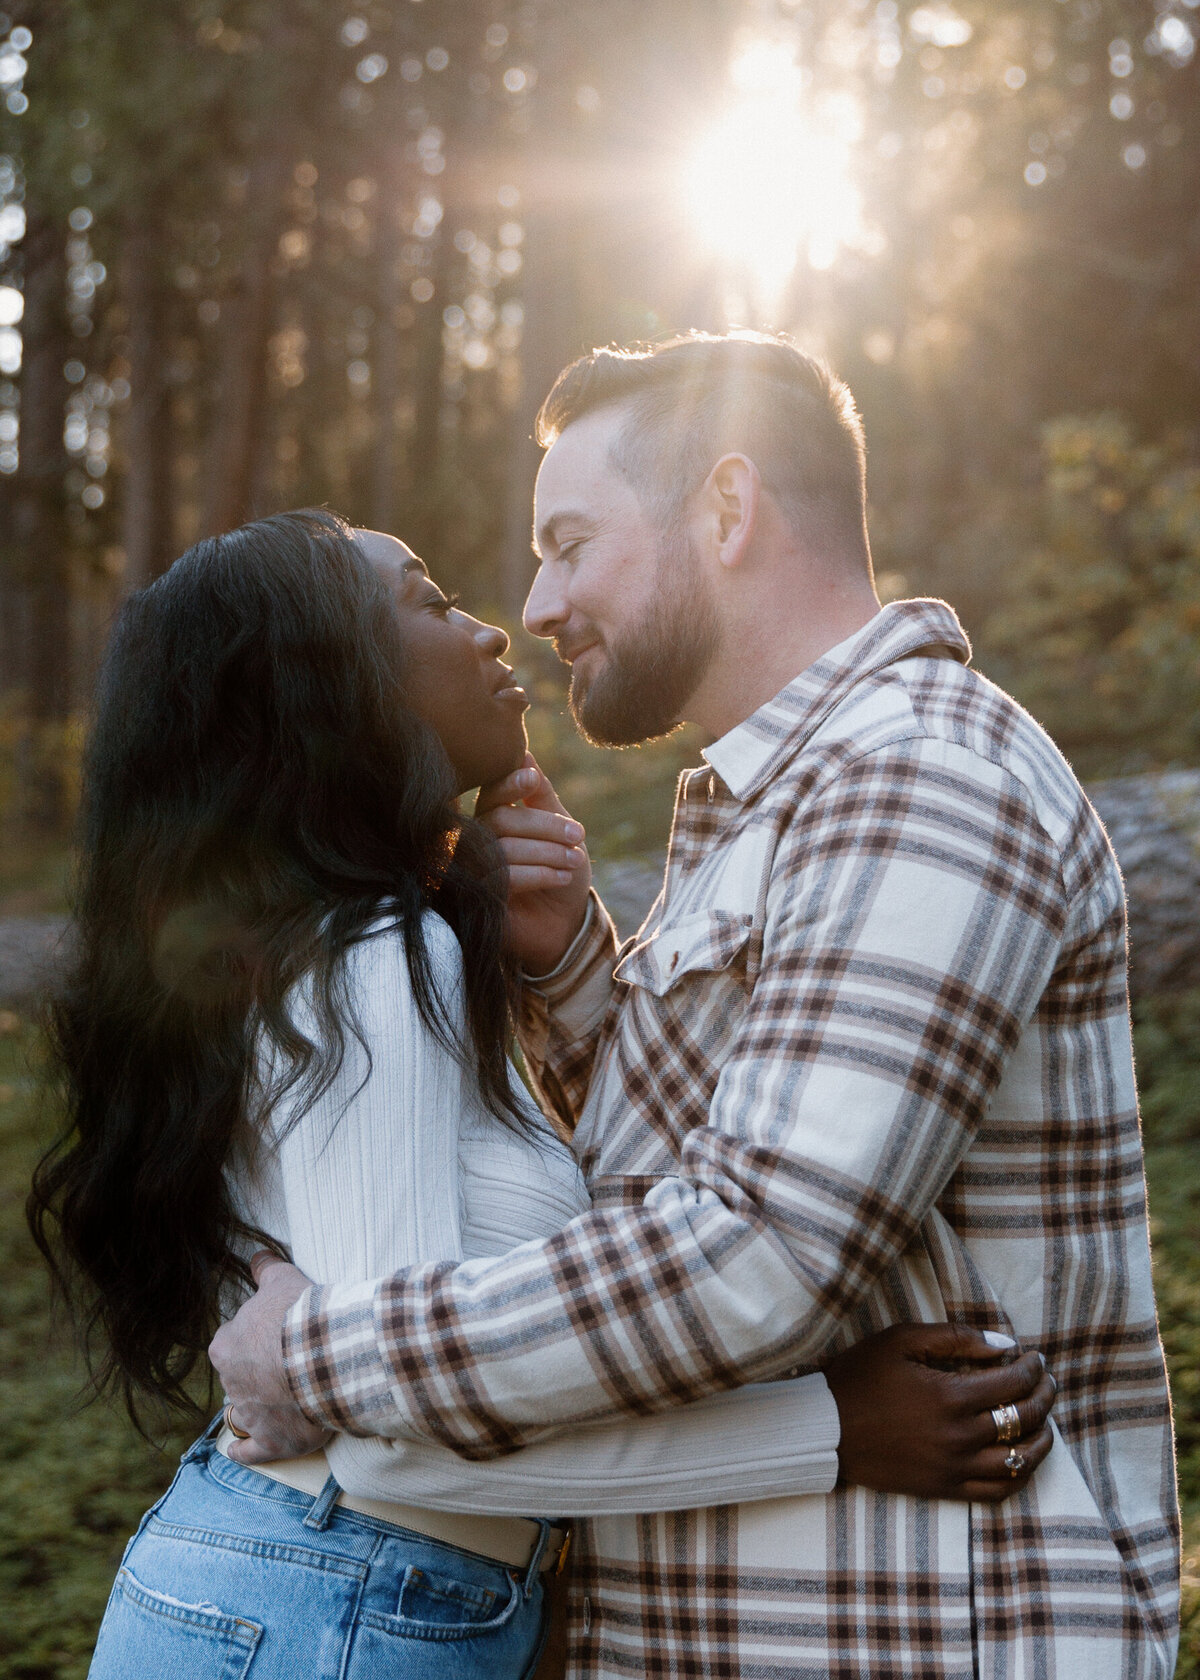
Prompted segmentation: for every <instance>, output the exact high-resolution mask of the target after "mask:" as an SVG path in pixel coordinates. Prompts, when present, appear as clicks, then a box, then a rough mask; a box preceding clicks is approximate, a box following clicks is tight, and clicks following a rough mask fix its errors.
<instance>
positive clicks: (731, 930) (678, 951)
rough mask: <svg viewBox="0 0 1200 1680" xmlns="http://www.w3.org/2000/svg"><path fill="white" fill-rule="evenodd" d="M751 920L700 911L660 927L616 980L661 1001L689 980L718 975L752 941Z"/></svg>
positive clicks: (636, 950) (616, 972)
mask: <svg viewBox="0 0 1200 1680" xmlns="http://www.w3.org/2000/svg"><path fill="white" fill-rule="evenodd" d="M752 920H753V918H752V917H751V916H750V915H749V914H748V913H741V914H738V913H735V912H733V911H730V910H700V911H697V912H695V913H694V914H693V915H691V916H684V917H682V918H681V919H680V920H679V921H677V922H671V923H668V924H667V925H665V926H662V927H659V928H657V929H656V930H655V932H654V933H652V934H651V935H650V937H649V939H647V940H644V941H643V942H642V944H640V945H635V946H634V947H633V949H632V950H631V951H628V952H627V953H626V954H625V956H624V957H622V959H621V961H620V962H619V963H618V964H617V966H616V968H615V969H614V970H613V974H614V977H615V978H616V979H618V980H623V981H625V983H626V984H627V985H630V986H641V987H643V988H644V989H645V990H646V991H648V992H653V994H654V995H655V997H662V995H663V993H664V992H667V991H669V990H670V988H671V987H672V986H673V985H675V983H676V982H677V981H679V980H682V979H683V977H684V976H685V975H688V974H719V973H720V972H721V970H722V969H725V968H728V967H729V965H730V963H731V962H732V961H733V959H734V958H735V957H736V956H737V954H738V952H739V951H740V950H742V948H743V947H744V946H745V944H746V941H747V940H748V939H749V937H750V926H751V922H752Z"/></svg>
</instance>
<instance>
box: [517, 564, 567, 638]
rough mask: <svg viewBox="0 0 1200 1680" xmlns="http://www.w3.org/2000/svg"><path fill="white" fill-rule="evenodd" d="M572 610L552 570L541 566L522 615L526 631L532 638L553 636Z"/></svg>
mask: <svg viewBox="0 0 1200 1680" xmlns="http://www.w3.org/2000/svg"><path fill="white" fill-rule="evenodd" d="M570 610H571V609H570V607H569V606H568V604H567V601H566V598H565V596H564V594H563V591H562V589H561V588H560V587H559V586H558V585H557V584H556V582H555V579H554V576H553V574H552V572H551V570H550V568H549V567H548V566H546V565H542V566H540V567H539V568H538V574H537V576H536V577H535V578H534V580H533V587H532V588H531V589H530V591H529V597H528V599H527V600H526V602H525V611H524V612H523V613H522V615H521V622H522V623H523V624H524V626H525V628H526V630H528V631H529V634H530V635H531V636H553V635H554V634H555V633H556V631H557V630H558V629H559V627H560V626H561V625H563V624H565V623H566V621H567V619H568V617H569V616H570Z"/></svg>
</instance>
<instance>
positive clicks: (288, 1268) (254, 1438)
mask: <svg viewBox="0 0 1200 1680" xmlns="http://www.w3.org/2000/svg"><path fill="white" fill-rule="evenodd" d="M250 1267H251V1270H252V1272H253V1273H254V1281H255V1283H256V1284H257V1286H258V1287H257V1289H256V1290H255V1292H254V1294H253V1295H251V1297H250V1299H249V1300H248V1301H246V1302H244V1303H243V1305H242V1306H241V1308H240V1309H239V1311H238V1312H237V1313H236V1314H235V1316H234V1317H233V1318H231V1319H230V1320H229V1322H228V1323H227V1324H223V1325H222V1326H221V1328H220V1329H219V1330H218V1331H217V1333H216V1335H215V1336H214V1337H213V1339H212V1341H211V1343H210V1344H209V1349H208V1357H209V1358H210V1359H211V1360H212V1363H213V1367H214V1369H215V1370H216V1373H217V1376H218V1377H219V1378H220V1379H221V1385H222V1387H223V1388H224V1390H225V1395H226V1399H227V1400H228V1402H229V1404H228V1406H227V1408H226V1418H227V1420H229V1421H230V1422H231V1423H232V1424H233V1425H235V1426H236V1428H237V1429H239V1430H245V1431H246V1433H247V1439H246V1440H237V1441H234V1442H233V1443H232V1444H231V1446H230V1448H229V1456H230V1458H233V1459H236V1460H237V1462H238V1463H239V1464H267V1463H269V1462H270V1461H271V1460H272V1459H276V1458H299V1457H300V1456H301V1455H302V1454H303V1453H310V1452H315V1451H316V1449H317V1448H318V1447H323V1446H324V1445H325V1443H326V1441H328V1440H330V1439H331V1435H332V1431H330V1430H328V1429H322V1428H320V1426H319V1425H317V1424H315V1423H310V1422H309V1420H308V1419H307V1418H306V1417H305V1416H304V1414H303V1412H301V1411H300V1409H299V1408H298V1407H297V1405H296V1403H295V1401H294V1400H293V1399H292V1391H291V1388H290V1387H289V1385H288V1380H287V1375H286V1373H285V1372H284V1369H283V1321H284V1319H285V1318H286V1317H287V1315H288V1313H289V1312H290V1311H291V1309H292V1308H293V1307H294V1306H295V1304H296V1302H297V1301H298V1300H299V1299H300V1297H301V1295H303V1294H304V1291H305V1290H306V1289H307V1288H308V1287H309V1285H310V1284H311V1282H312V1279H311V1278H306V1277H305V1275H304V1273H303V1272H302V1271H300V1270H299V1269H298V1268H297V1267H296V1266H292V1265H289V1264H288V1262H287V1261H286V1260H281V1259H280V1258H279V1257H278V1255H275V1254H269V1253H267V1252H265V1251H260V1252H259V1253H258V1254H256V1255H255V1256H254V1258H253V1259H252V1260H251V1262H250Z"/></svg>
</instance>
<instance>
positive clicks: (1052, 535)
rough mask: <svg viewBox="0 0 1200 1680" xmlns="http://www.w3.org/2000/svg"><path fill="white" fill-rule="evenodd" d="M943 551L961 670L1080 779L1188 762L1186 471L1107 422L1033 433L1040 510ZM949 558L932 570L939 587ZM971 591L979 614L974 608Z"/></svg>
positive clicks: (1196, 610)
mask: <svg viewBox="0 0 1200 1680" xmlns="http://www.w3.org/2000/svg"><path fill="white" fill-rule="evenodd" d="M1011 502H1012V499H1011V498H1008V499H1007V503H1008V505H997V506H996V507H994V508H993V509H991V510H990V511H989V512H988V514H987V515H986V517H985V518H984V519H983V520H982V521H981V522H979V523H977V524H976V525H974V527H973V528H972V529H971V530H970V531H968V532H964V533H963V540H962V541H961V542H959V543H958V544H957V545H956V546H957V548H958V554H959V564H960V565H962V563H963V561H964V560H965V561H966V562H967V566H966V570H967V571H969V572H972V573H973V574H974V575H973V577H971V579H970V580H969V581H967V582H966V586H965V588H966V595H967V597H968V599H970V598H971V597H972V596H975V602H974V603H973V604H974V609H975V610H974V611H973V613H972V617H973V620H974V629H975V644H976V659H977V662H978V663H979V665H980V666H981V667H982V668H983V669H984V670H986V671H987V672H988V674H989V675H991V676H993V677H994V678H995V679H996V680H997V681H998V682H999V683H1000V684H1001V685H1002V686H1003V687H1005V688H1007V689H1008V690H1009V691H1010V692H1011V693H1013V694H1015V695H1016V696H1017V698H1018V699H1019V700H1021V702H1022V703H1023V704H1024V705H1025V706H1027V707H1028V708H1029V710H1030V711H1031V712H1032V713H1033V714H1034V716H1035V717H1037V718H1038V719H1039V721H1040V722H1042V723H1043V724H1044V725H1045V726H1046V728H1047V729H1048V730H1049V731H1050V733H1051V734H1052V735H1053V736H1054V738H1055V740H1057V741H1058V742H1059V744H1060V745H1061V746H1062V747H1063V749H1064V750H1065V751H1066V752H1067V753H1068V755H1069V756H1070V757H1071V758H1072V759H1073V760H1074V762H1075V765H1076V768H1077V769H1078V770H1080V772H1081V773H1083V774H1088V775H1096V774H1103V773H1111V772H1119V771H1121V770H1125V769H1137V768H1142V767H1145V766H1148V765H1154V764H1161V763H1168V762H1171V761H1189V762H1195V761H1196V760H1197V758H1200V463H1198V462H1197V459H1196V452H1195V449H1194V447H1193V446H1192V445H1191V444H1189V442H1188V440H1186V439H1184V438H1181V437H1173V438H1168V439H1166V440H1164V441H1162V442H1161V443H1157V444H1152V445H1148V444H1139V443H1138V442H1136V441H1135V439H1134V437H1133V435H1132V433H1131V431H1130V428H1129V426H1128V424H1127V423H1126V421H1125V420H1123V419H1122V418H1120V417H1119V416H1116V415H1095V416H1091V417H1085V418H1079V419H1075V418H1063V419H1059V420H1055V421H1053V422H1052V423H1050V424H1049V425H1047V426H1046V427H1045V429H1044V431H1043V434H1042V491H1041V496H1040V498H1038V499H1035V501H1034V502H1033V503H1032V504H1031V505H1030V506H1029V507H1027V508H1025V509H1022V508H1019V507H1017V508H1014V507H1013V506H1012V505H1011ZM951 566H952V560H951V558H950V556H949V555H947V557H946V558H945V560H944V563H943V564H942V565H941V566H940V567H939V568H938V570H939V571H945V572H946V573H947V581H948V582H949V577H950V568H951ZM981 585H983V586H986V595H987V597H988V598H989V599H988V600H987V601H986V602H985V601H984V599H983V598H982V595H983V593H984V590H981Z"/></svg>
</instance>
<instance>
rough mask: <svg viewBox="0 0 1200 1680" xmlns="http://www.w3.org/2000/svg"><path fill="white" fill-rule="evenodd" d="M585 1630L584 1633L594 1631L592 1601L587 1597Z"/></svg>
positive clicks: (584, 1604)
mask: <svg viewBox="0 0 1200 1680" xmlns="http://www.w3.org/2000/svg"><path fill="white" fill-rule="evenodd" d="M583 1631H584V1633H590V1632H591V1631H592V1601H591V1599H590V1598H585V1599H584V1601H583Z"/></svg>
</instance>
